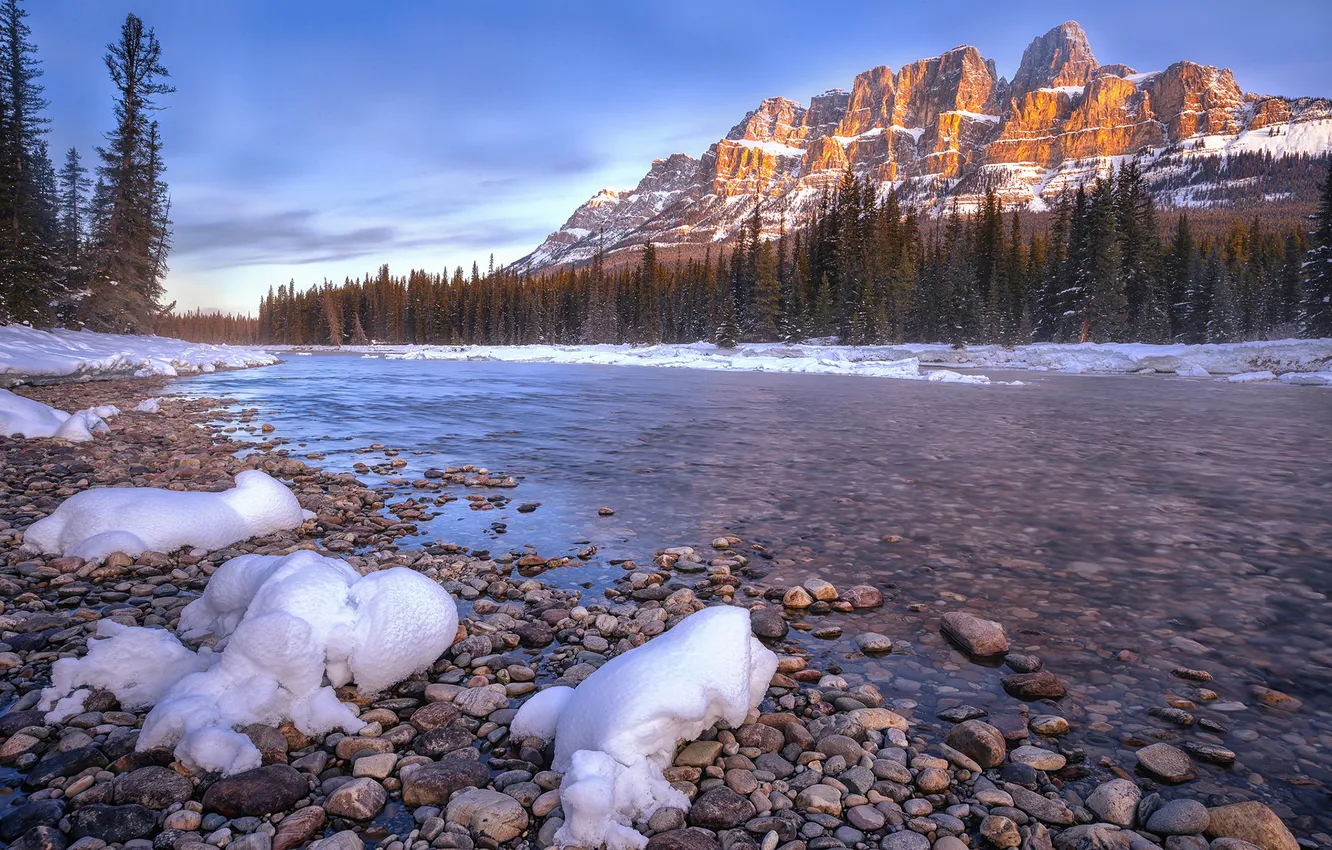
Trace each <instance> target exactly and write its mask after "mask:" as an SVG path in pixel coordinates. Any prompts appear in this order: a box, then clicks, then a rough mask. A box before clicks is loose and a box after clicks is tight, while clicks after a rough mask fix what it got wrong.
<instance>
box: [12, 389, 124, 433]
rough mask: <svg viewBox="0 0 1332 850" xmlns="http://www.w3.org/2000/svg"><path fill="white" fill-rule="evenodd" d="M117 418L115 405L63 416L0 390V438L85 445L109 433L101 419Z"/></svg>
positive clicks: (45, 406) (38, 402)
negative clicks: (96, 437)
mask: <svg viewBox="0 0 1332 850" xmlns="http://www.w3.org/2000/svg"><path fill="white" fill-rule="evenodd" d="M119 414H120V410H119V409H118V408H117V407H116V406H115V405H110V404H108V405H103V406H101V407H94V408H91V409H89V410H80V411H77V412H75V413H66V412H65V411H63V410H57V409H56V408H54V407H50V406H48V405H45V404H42V403H41V402H40V401H33V400H32V399H30V398H24V397H23V396H21V395H16V394H14V393H11V392H10V391H9V390H3V389H0V436H5V437H13V436H16V435H18V434H22V435H23V436H24V438H25V439H29V440H31V439H36V438H40V437H55V438H56V439H59V440H65V441H66V442H70V443H86V442H88V441H90V440H92V439H93V434H106V433H108V432H109V431H110V429H109V428H108V427H107V424H106V422H105V421H103V420H105V419H110V418H111V417H112V416H117V415H119Z"/></svg>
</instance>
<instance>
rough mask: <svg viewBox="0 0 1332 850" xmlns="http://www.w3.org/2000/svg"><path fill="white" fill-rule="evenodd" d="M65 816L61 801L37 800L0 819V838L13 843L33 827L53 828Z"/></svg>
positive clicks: (13, 810) (11, 810) (63, 805)
mask: <svg viewBox="0 0 1332 850" xmlns="http://www.w3.org/2000/svg"><path fill="white" fill-rule="evenodd" d="M64 816H65V804H64V802H63V801H61V800H38V801H37V802H35V803H25V804H24V805H22V806H19V807H18V808H15V809H10V811H9V814H7V815H5V816H4V817H3V818H0V838H2V839H4V840H5V841H13V840H14V839H16V838H18V837H19V836H20V835H23V834H24V833H25V832H27V831H28V830H30V829H32V828H33V827H35V826H55V825H56V824H58V823H60V819H61V818H63V817H64Z"/></svg>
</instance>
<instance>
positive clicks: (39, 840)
mask: <svg viewBox="0 0 1332 850" xmlns="http://www.w3.org/2000/svg"><path fill="white" fill-rule="evenodd" d="M67 843H68V842H67V839H66V838H65V834H64V833H63V832H61V831H60V830H58V829H56V828H55V827H52V826H34V827H33V828H32V829H30V830H28V831H27V832H25V833H23V837H22V838H20V839H19V840H18V841H15V842H14V843H13V844H10V845H9V850H64V848H65V845H66V844H67Z"/></svg>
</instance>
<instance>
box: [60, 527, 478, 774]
mask: <svg viewBox="0 0 1332 850" xmlns="http://www.w3.org/2000/svg"><path fill="white" fill-rule="evenodd" d="M180 629H181V631H182V633H183V634H186V635H187V636H195V635H198V634H201V633H207V632H211V633H212V634H213V635H214V636H215V637H217V638H218V645H219V646H223V647H224V648H223V649H221V651H218V652H214V651H212V650H210V649H208V648H206V647H205V648H204V649H201V650H200V651H199V652H198V653H197V654H196V653H194V652H191V651H190V650H189V649H187V648H186V647H184V646H183V645H182V644H181V642H180V640H179V639H177V638H176V636H175V635H172V634H170V633H169V632H166V631H163V630H160V629H150V628H140V627H131V626H120V625H117V624H114V623H110V622H109V621H103V622H102V623H101V624H100V625H99V629H98V635H99V636H101V637H105V638H107V639H106V640H101V641H96V642H94V643H91V644H90V645H89V648H88V653H87V654H86V655H85V656H83V657H82V658H64V659H60V660H59V661H57V662H56V663H55V664H54V665H53V667H52V686H51V687H50V688H47V689H46V690H45V691H43V692H42V700H41V702H40V703H39V708H40V709H42V710H43V711H47V712H48V715H47V721H48V722H58V721H59V720H60V719H62V718H63V717H68V716H70V715H71V714H73V713H75V712H77V711H81V710H82V704H83V697H85V696H86V695H87V690H86V689H84V690H80V689H81V688H86V687H99V688H106V689H108V690H110V691H112V692H113V693H115V695H116V697H117V698H118V699H119V700H120V702H121V704H122V705H124V706H125V707H127V708H131V709H135V708H144V707H146V706H149V705H152V706H153V709H152V711H150V712H149V713H148V716H147V717H146V718H145V720H144V723H143V729H142V732H141V733H140V735H139V740H138V744H137V748H138V749H139V750H147V749H152V748H154V747H174V749H175V754H176V758H177V759H179V760H180V761H181V762H182V763H183V764H185V765H187V766H189V767H190V768H192V769H197V770H205V771H214V772H218V773H222V774H232V773H239V772H242V771H245V770H249V769H251V768H254V767H258V766H259V765H260V762H261V757H260V753H259V750H258V749H256V748H255V746H254V744H253V743H251V741H250V739H249V738H248V737H246V736H245V735H243V734H241V733H240V732H237V731H235V729H236V727H243V726H246V725H249V724H251V723H265V724H269V725H274V726H276V725H277V724H279V723H281V722H282V721H285V720H290V721H291V722H292V723H293V724H294V725H295V726H296V728H297V729H299V730H300V731H301V732H302V733H304V734H306V735H320V734H324V733H327V732H330V731H332V730H334V729H342V730H343V731H345V732H347V733H349V734H354V733H356V732H359V731H360V730H361V729H362V728H363V727H364V725H365V724H363V723H362V722H361V721H360V720H359V719H358V718H357V715H356V712H355V711H353V710H352V708H350V707H349V706H347V705H345V704H343V703H342V702H340V701H339V700H338V698H337V694H336V693H335V692H334V690H333V689H334V688H336V687H340V686H342V685H345V684H347V683H349V682H354V683H355V684H356V686H357V688H358V691H359V692H360V693H361V694H363V695H374V694H377V693H379V692H381V691H383V690H384V689H386V688H388V687H389V686H391V685H393V684H395V683H397V682H399V681H402V680H403V679H405V678H407V677H408V676H410V675H412V674H413V673H416V672H418V671H420V670H423V669H425V668H426V667H429V666H430V665H431V664H433V663H434V662H435V660H436V659H438V658H439V656H440V655H441V654H442V653H443V652H444V650H446V649H448V647H449V646H450V645H452V643H453V639H454V637H455V635H456V633H457V630H458V609H457V606H456V605H455V604H454V602H453V599H452V597H450V596H449V594H448V592H447V591H445V590H444V588H442V587H440V586H439V585H438V584H436V583H435V582H433V581H431V580H430V579H429V578H426V577H425V576H423V575H421V574H420V573H417V572H415V571H413V570H410V569H407V568H405V567H394V568H392V569H388V570H384V571H382V572H377V573H371V574H370V575H367V576H361V575H359V574H358V573H357V572H356V571H355V570H354V569H352V568H351V567H350V566H349V565H348V564H347V563H346V562H344V561H340V560H337V559H334V558H325V557H322V556H320V555H317V554H315V553H314V552H309V551H298V552H294V553H292V554H291V555H286V556H274V555H246V556H242V557H240V558H233V559H231V560H230V561H227V562H226V563H225V564H223V565H222V566H221V567H220V568H219V569H218V570H217V572H216V573H215V574H214V575H213V577H212V580H211V581H210V582H209V584H208V587H207V588H206V589H205V590H204V593H203V595H202V596H201V597H200V598H199V599H196V600H195V601H194V602H191V603H190V604H189V605H187V606H186V607H185V609H184V611H182V613H181V622H180Z"/></svg>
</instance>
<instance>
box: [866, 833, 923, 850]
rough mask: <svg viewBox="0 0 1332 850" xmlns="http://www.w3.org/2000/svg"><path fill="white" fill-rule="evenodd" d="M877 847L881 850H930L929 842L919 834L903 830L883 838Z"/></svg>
mask: <svg viewBox="0 0 1332 850" xmlns="http://www.w3.org/2000/svg"><path fill="white" fill-rule="evenodd" d="M879 846H880V847H881V848H883V850H930V840H929V839H928V838H926V837H925V836H923V835H921V834H920V833H919V832H912V831H911V830H909V829H904V830H902V831H901V832H894V833H893V834H892V835H887V836H884V839H883V841H880V842H879Z"/></svg>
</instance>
